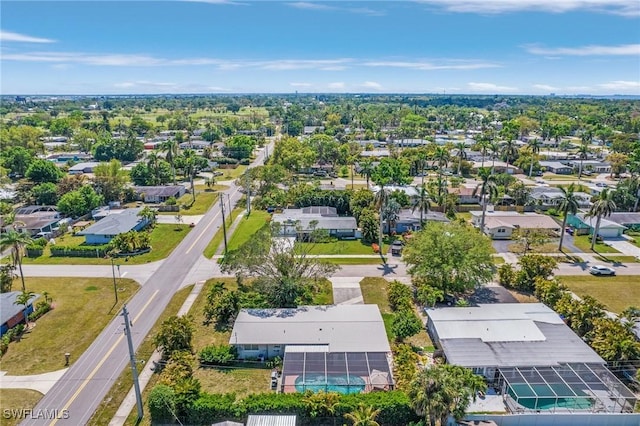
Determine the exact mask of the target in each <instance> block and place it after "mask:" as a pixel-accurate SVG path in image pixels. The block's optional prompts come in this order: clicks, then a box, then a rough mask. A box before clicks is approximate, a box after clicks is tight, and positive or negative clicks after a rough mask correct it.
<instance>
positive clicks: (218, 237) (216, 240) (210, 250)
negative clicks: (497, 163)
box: [203, 207, 244, 259]
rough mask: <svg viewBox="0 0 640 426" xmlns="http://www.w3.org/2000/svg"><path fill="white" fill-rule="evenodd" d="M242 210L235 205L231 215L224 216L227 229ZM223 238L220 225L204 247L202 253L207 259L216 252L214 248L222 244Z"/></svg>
mask: <svg viewBox="0 0 640 426" xmlns="http://www.w3.org/2000/svg"><path fill="white" fill-rule="evenodd" d="M242 211H244V209H243V208H241V207H236V208H235V209H233V210H232V211H231V216H226V217H225V219H226V220H225V223H226V224H227V230H229V228H230V227H231V224H233V221H234V220H236V217H238V215H239V214H240V212H242ZM227 235H228V234H227ZM223 238H224V231H223V230H222V227H220V229H218V231H217V232H216V233H215V235H214V236H213V238H212V239H211V241H209V244H208V245H207V247H206V248H205V249H204V252H203V254H204V256H205V257H206V258H207V259H211V258H212V257H213V255H215V254H216V250H217V249H218V247H220V244H222V240H223ZM227 241H228V240H227Z"/></svg>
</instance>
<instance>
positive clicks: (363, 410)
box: [344, 403, 380, 426]
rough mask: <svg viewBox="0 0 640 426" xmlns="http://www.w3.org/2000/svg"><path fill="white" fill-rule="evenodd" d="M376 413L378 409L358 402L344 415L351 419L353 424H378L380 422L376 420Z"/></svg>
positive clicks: (372, 425)
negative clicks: (353, 408) (356, 405)
mask: <svg viewBox="0 0 640 426" xmlns="http://www.w3.org/2000/svg"><path fill="white" fill-rule="evenodd" d="M378 414H380V410H379V409H374V408H373V407H371V406H368V405H364V404H363V403H360V404H358V407H357V408H356V409H355V410H353V411H352V412H350V413H347V414H345V415H344V417H345V418H346V419H348V420H351V422H353V426H380V423H378V422H376V417H378Z"/></svg>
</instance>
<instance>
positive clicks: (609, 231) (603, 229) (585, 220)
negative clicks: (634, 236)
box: [567, 213, 627, 238]
mask: <svg viewBox="0 0 640 426" xmlns="http://www.w3.org/2000/svg"><path fill="white" fill-rule="evenodd" d="M597 221H598V218H597V217H587V214H586V213H578V214H575V215H573V214H570V215H569V216H567V225H568V226H571V227H572V228H575V229H577V230H578V232H580V231H583V233H585V234H592V235H593V232H594V231H595V227H596V222H597ZM625 229H627V227H626V226H624V225H620V224H619V223H616V222H614V221H612V220H610V219H609V218H608V217H607V218H604V217H603V218H601V219H600V228H599V229H598V236H600V237H601V238H617V237H620V236H621V235H622V233H623V232H624V231H625Z"/></svg>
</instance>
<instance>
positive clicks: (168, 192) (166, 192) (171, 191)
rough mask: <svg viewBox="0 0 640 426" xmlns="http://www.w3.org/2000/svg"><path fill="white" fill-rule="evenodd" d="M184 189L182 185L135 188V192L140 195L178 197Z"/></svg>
mask: <svg viewBox="0 0 640 426" xmlns="http://www.w3.org/2000/svg"><path fill="white" fill-rule="evenodd" d="M182 189H184V188H183V187H182V186H180V185H168V186H134V187H133V190H134V191H135V192H136V193H138V194H145V195H150V196H160V197H176V196H177V195H178V194H180V191H181V190H182Z"/></svg>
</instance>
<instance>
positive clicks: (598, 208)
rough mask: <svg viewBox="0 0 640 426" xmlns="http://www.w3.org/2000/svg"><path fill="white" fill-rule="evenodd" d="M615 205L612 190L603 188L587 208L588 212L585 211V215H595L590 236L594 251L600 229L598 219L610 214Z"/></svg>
mask: <svg viewBox="0 0 640 426" xmlns="http://www.w3.org/2000/svg"><path fill="white" fill-rule="evenodd" d="M616 208H617V206H616V203H615V201H613V192H611V191H609V188H605V189H603V190H602V192H601V193H600V196H599V197H598V200H597V201H596V202H595V203H593V205H592V206H591V208H590V209H589V213H587V217H594V216H595V217H596V218H597V219H596V227H595V229H594V230H593V235H592V237H591V251H594V250H593V248H594V247H595V246H596V240H597V239H598V232H599V231H600V221H601V220H602V217H607V216H610V215H611V213H613V212H614V211H615V210H616Z"/></svg>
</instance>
